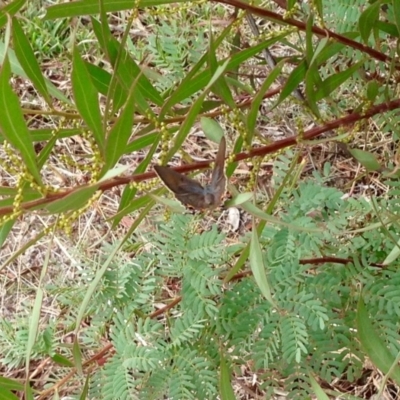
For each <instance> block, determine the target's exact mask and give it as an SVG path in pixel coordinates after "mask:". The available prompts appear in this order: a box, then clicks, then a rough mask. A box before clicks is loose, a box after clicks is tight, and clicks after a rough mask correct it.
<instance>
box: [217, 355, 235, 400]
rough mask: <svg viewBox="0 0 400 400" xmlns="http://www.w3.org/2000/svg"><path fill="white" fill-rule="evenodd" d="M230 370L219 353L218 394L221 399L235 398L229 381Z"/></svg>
mask: <svg viewBox="0 0 400 400" xmlns="http://www.w3.org/2000/svg"><path fill="white" fill-rule="evenodd" d="M231 376H232V372H231V370H230V369H229V367H228V364H227V362H226V361H225V358H224V356H223V355H222V354H221V363H220V374H219V394H220V395H221V400H235V399H236V396H235V392H234V391H233V388H232V383H231Z"/></svg>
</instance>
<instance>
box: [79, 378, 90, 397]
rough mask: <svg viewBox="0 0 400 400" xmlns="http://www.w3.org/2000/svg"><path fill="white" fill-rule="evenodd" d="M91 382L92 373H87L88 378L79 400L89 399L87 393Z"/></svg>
mask: <svg viewBox="0 0 400 400" xmlns="http://www.w3.org/2000/svg"><path fill="white" fill-rule="evenodd" d="M89 382H90V374H87V376H86V379H85V385H84V386H83V390H82V393H81V394H80V396H79V400H85V399H87V395H88V393H89Z"/></svg>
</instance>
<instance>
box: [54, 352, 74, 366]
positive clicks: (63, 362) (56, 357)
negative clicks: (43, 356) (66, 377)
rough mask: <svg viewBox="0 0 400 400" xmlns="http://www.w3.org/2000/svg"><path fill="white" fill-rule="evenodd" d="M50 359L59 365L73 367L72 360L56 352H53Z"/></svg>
mask: <svg viewBox="0 0 400 400" xmlns="http://www.w3.org/2000/svg"><path fill="white" fill-rule="evenodd" d="M51 359H52V360H53V361H54V362H55V363H57V364H59V365H61V366H62V367H67V368H73V366H74V363H73V362H71V361H70V360H69V359H68V358H66V357H65V356H63V355H61V354H58V353H57V354H54V356H52V357H51Z"/></svg>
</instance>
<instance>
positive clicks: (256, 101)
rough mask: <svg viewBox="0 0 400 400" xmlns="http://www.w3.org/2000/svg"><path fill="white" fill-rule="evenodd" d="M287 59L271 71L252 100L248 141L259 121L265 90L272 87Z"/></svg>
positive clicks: (248, 118)
mask: <svg viewBox="0 0 400 400" xmlns="http://www.w3.org/2000/svg"><path fill="white" fill-rule="evenodd" d="M285 62H286V60H285V59H283V60H281V61H280V62H279V63H278V64H277V65H276V66H275V67H274V69H273V70H272V71H271V72H270V73H269V75H268V77H267V79H265V81H264V82H263V84H262V85H261V88H260V89H259V91H258V93H257V94H256V95H255V96H254V98H253V101H252V102H251V107H250V111H249V113H248V116H247V138H246V139H247V142H248V143H251V142H252V138H253V135H254V129H255V126H256V123H257V117H258V113H259V109H260V105H261V102H262V101H263V99H264V94H265V92H266V91H267V90H268V89H269V88H270V87H271V85H272V84H273V83H274V82H275V80H276V78H277V77H278V76H279V74H280V73H281V71H282V68H283V66H284V65H285Z"/></svg>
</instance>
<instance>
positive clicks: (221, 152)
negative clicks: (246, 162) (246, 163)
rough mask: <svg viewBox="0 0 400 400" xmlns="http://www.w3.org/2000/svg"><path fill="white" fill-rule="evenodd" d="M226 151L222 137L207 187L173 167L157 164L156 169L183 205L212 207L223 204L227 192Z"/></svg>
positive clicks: (200, 207) (202, 207)
mask: <svg viewBox="0 0 400 400" xmlns="http://www.w3.org/2000/svg"><path fill="white" fill-rule="evenodd" d="M225 152H226V141H225V137H222V139H221V141H220V143H219V148H218V153H217V157H216V158H215V166H214V169H213V172H212V175H211V182H210V184H209V185H206V186H205V187H203V186H202V185H201V184H200V183H199V182H197V181H195V180H194V179H191V178H188V177H187V176H186V175H183V174H180V173H179V172H176V171H174V170H173V169H171V168H168V167H162V166H160V165H156V166H155V167H154V169H155V170H156V172H157V175H158V176H159V177H160V179H161V180H162V181H163V182H164V184H165V186H166V187H167V188H168V189H170V190H171V191H172V192H173V193H174V194H175V197H176V198H177V199H178V200H179V201H180V202H181V203H183V205H185V206H190V207H193V208H195V209H197V210H204V209H212V208H215V207H218V206H219V205H220V204H221V199H222V196H223V194H224V193H225V187H226V176H225Z"/></svg>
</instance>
